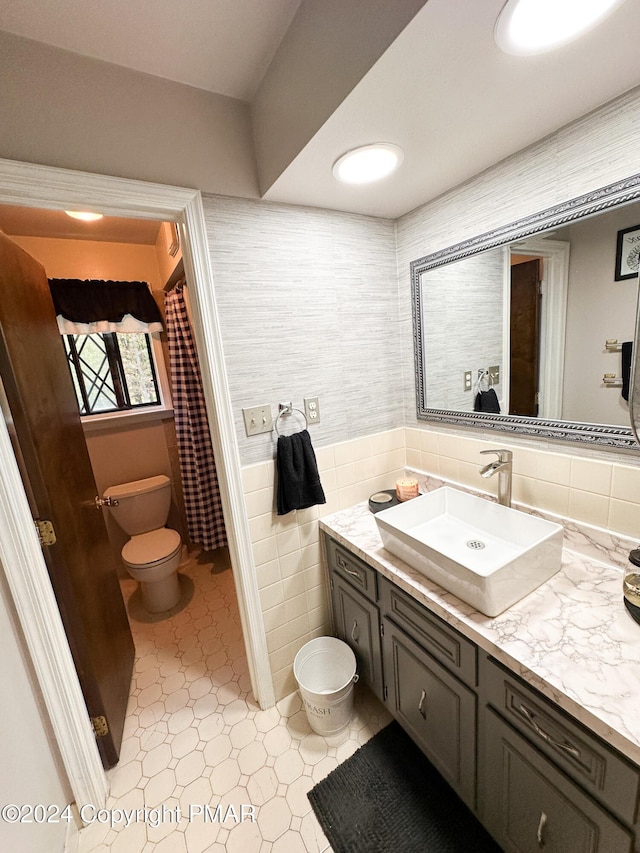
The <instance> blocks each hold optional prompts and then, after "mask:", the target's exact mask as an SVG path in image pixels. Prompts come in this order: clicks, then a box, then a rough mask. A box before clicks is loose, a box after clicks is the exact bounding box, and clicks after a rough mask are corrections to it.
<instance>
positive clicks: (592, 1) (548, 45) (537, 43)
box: [495, 0, 624, 56]
mask: <svg viewBox="0 0 640 853" xmlns="http://www.w3.org/2000/svg"><path fill="white" fill-rule="evenodd" d="M623 2H624V0H507V3H506V5H505V7H504V9H503V10H502V12H501V13H500V16H499V17H498V21H497V23H496V29H495V39H496V43H497V45H498V47H499V48H500V49H501V50H503V51H504V52H505V53H511V54H515V55H516V56H526V55H531V54H535V53H544V52H545V51H547V50H553V48H556V47H560V46H561V45H563V44H567V42H570V41H573V39H575V38H578V36H581V35H582V34H583V33H585V32H587V30H590V29H591V28H592V27H594V26H595V25H596V24H598V23H600V21H601V20H602V19H603V18H604V17H605V16H606V15H608V14H609V13H610V12H612V11H613V10H614V9H615V7H616V6H620V5H621V4H622V3H623Z"/></svg>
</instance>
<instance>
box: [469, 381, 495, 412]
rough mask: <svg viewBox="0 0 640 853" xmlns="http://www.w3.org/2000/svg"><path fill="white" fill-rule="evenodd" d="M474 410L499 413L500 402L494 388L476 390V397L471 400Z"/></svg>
mask: <svg viewBox="0 0 640 853" xmlns="http://www.w3.org/2000/svg"><path fill="white" fill-rule="evenodd" d="M473 411H474V412H493V414H495V415H499V414H500V403H499V402H498V395H497V394H496V392H495V389H494V388H489V390H488V391H478V393H477V394H476V399H475V400H474V402H473Z"/></svg>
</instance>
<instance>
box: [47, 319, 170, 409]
mask: <svg viewBox="0 0 640 853" xmlns="http://www.w3.org/2000/svg"><path fill="white" fill-rule="evenodd" d="M63 340H64V346H65V350H66V353H67V360H68V362H69V369H70V371H71V378H72V379H73V385H74V388H75V392H76V397H77V399H78V407H79V409H80V414H81V415H97V414H102V413H105V412H121V411H129V410H131V409H135V408H139V407H142V406H158V405H160V404H161V402H162V401H161V397H160V392H159V389H158V380H157V377H156V370H155V365H154V360H153V356H152V353H151V339H150V336H149V335H148V334H142V333H140V334H121V333H119V332H107V333H103V334H93V335H64V336H63Z"/></svg>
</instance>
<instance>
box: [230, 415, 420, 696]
mask: <svg viewBox="0 0 640 853" xmlns="http://www.w3.org/2000/svg"><path fill="white" fill-rule="evenodd" d="M404 432H405V431H404V429H394V430H389V431H386V432H381V433H378V434H376V435H371V436H367V437H366V438H359V439H354V440H352V441H346V442H342V443H340V444H334V445H331V446H330V447H322V448H316V458H317V460H318V469H319V471H320V479H321V481H322V485H323V488H324V492H325V496H326V498H327V503H326V504H323V505H321V506H316V507H312V508H311V509H305V510H296V511H294V512H290V513H289V514H288V515H284V516H277V515H276V513H275V509H274V506H275V489H274V484H275V464H274V462H273V461H270V462H261V463H259V464H256V465H249V466H247V467H246V468H244V469H243V483H244V492H245V500H246V503H247V512H248V516H249V525H250V529H251V539H252V542H253V554H254V559H255V564H256V573H257V576H258V586H259V588H260V597H261V600H262V608H263V614H264V622H265V628H266V634H267V646H268V649H269V659H270V662H271V671H272V673H273V679H274V689H275V694H276V699H281V698H282V697H283V696H286V695H287V694H288V693H291V691H292V690H295V689H296V685H295V681H294V678H293V669H292V667H293V659H294V657H295V655H296V652H297V651H298V650H299V649H300V648H301V647H302V646H303V645H304V643H305V642H307V640H310V639H312V638H313V637H319V636H322V635H323V634H326V633H327V632H328V631H329V630H330V624H329V607H328V599H327V589H326V587H325V575H324V572H323V568H322V562H321V555H320V542H319V534H318V518H319V517H320V516H322V515H328V514H329V513H332V512H336V510H339V509H344V508H346V507H349V506H352V505H353V504H355V503H359V502H360V501H363V500H365V499H366V498H368V497H369V495H371V494H372V493H373V492H375V491H378V490H379V489H384V488H393V485H394V484H395V481H396V480H397V479H398V477H400V476H402V475H403V474H404V464H405V434H404Z"/></svg>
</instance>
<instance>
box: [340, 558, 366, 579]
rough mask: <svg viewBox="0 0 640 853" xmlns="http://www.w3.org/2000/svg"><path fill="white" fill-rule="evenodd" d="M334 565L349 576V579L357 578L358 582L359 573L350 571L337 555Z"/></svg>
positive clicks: (344, 561)
mask: <svg viewBox="0 0 640 853" xmlns="http://www.w3.org/2000/svg"><path fill="white" fill-rule="evenodd" d="M336 563H337V564H338V565H339V566H340V568H341V569H342V571H343V572H346V573H347V574H348V575H351V577H354V578H358V580H360V572H356V571H354V570H353V569H350V568H349V566H348V564H347V562H346V560H343V559H342V557H341V556H340V555H339V554H338V556H337V557H336Z"/></svg>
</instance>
